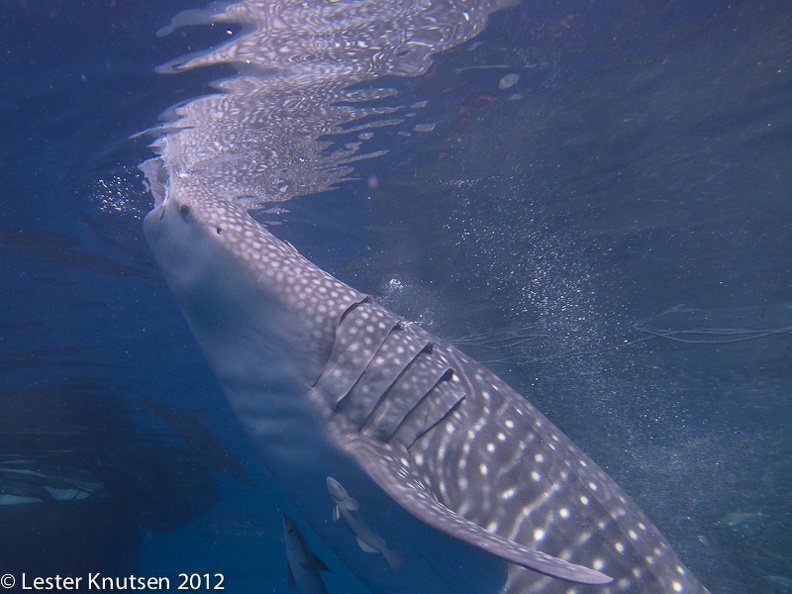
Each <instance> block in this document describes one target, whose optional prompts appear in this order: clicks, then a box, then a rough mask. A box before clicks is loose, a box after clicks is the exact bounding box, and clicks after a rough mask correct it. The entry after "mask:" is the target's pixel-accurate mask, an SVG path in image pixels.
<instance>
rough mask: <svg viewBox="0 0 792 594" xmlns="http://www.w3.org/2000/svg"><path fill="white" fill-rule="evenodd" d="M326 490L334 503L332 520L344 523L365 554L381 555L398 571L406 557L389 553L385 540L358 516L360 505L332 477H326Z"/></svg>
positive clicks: (394, 552) (393, 552)
mask: <svg viewBox="0 0 792 594" xmlns="http://www.w3.org/2000/svg"><path fill="white" fill-rule="evenodd" d="M327 490H328V491H329V492H330V497H332V498H333V501H334V502H335V507H334V508H333V520H335V521H337V520H338V519H339V518H340V519H341V520H343V521H344V524H346V526H347V528H349V530H350V532H352V534H354V535H355V539H356V540H357V543H358V545H359V546H360V548H361V549H363V550H364V551H365V552H367V553H382V555H383V557H385V559H386V560H387V561H388V563H389V564H390V566H391V567H392V568H393V569H396V570H398V569H399V567H401V565H402V563H404V561H405V560H406V559H407V556H406V555H403V554H402V553H397V552H396V551H391V550H390V549H389V548H388V545H387V544H386V543H385V540H384V539H383V538H382V537H381V536H380V535H379V534H377V533H376V532H374V531H373V530H372V529H371V527H369V525H368V524H366V521H365V520H364V519H363V516H361V515H360V511H359V509H360V504H359V503H358V502H357V500H356V499H355V498H354V497H350V496H349V493H347V491H346V489H344V487H342V486H341V483H339V482H338V481H337V480H335V479H334V478H333V477H332V476H328V477H327Z"/></svg>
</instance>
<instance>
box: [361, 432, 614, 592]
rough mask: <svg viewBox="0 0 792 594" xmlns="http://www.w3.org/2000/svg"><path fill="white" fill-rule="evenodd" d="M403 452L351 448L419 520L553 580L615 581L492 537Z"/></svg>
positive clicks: (364, 444) (366, 443)
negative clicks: (452, 505) (443, 497)
mask: <svg viewBox="0 0 792 594" xmlns="http://www.w3.org/2000/svg"><path fill="white" fill-rule="evenodd" d="M397 447H398V446H393V445H390V444H384V443H382V442H379V441H375V440H371V439H356V440H354V441H351V442H349V443H348V444H347V451H348V452H349V453H350V454H352V456H353V457H354V458H355V459H356V460H357V461H358V462H359V463H360V464H361V465H362V466H363V467H364V468H365V469H366V471H367V472H368V474H369V476H370V477H371V478H372V479H373V480H374V481H375V482H376V483H377V484H378V485H379V486H380V487H382V489H383V490H384V491H385V492H386V493H387V494H388V495H390V496H391V497H392V498H393V499H394V500H395V501H396V502H397V503H398V504H399V505H401V506H402V507H403V508H404V509H405V510H407V511H408V512H410V513H411V514H412V515H414V516H415V517H416V518H418V519H420V520H421V521H423V522H425V523H426V524H429V525H430V526H432V527H433V528H435V529H437V530H440V531H441V532H445V533H446V534H448V535H450V536H453V537H455V538H458V539H459V540H461V541H464V542H466V543H468V544H470V545H473V546H475V547H478V548H480V549H482V550H485V551H487V552H488V553H491V554H493V555H495V556H497V557H500V558H502V559H504V560H506V561H509V562H511V563H515V564H517V565H521V566H522V567H526V568H528V569H532V570H534V571H537V572H539V573H543V574H545V575H548V576H551V577H555V578H559V579H562V580H566V581H570V582H577V583H581V584H607V583H608V582H611V581H613V578H611V577H610V576H609V575H606V574H604V573H602V572H600V571H597V570H595V569H591V568H589V567H585V566H583V565H577V564H575V563H570V562H569V561H565V560H563V559H560V558H558V557H553V556H552V555H548V554H547V553H543V552H542V551H538V550H536V549H531V548H528V547H526V546H524V545H521V544H520V543H518V542H515V541H513V540H509V539H507V538H504V537H502V536H499V535H497V534H493V533H491V532H488V531H487V530H485V529H484V528H483V527H481V526H479V525H478V524H475V523H473V522H471V521H470V520H468V519H466V518H464V517H462V516H461V515H459V514H457V513H456V512H454V511H453V510H451V509H449V508H447V507H446V506H444V505H443V504H442V503H441V502H440V501H439V500H438V498H437V497H436V496H435V494H434V492H433V491H432V490H431V489H430V488H429V487H428V486H427V485H426V483H425V482H424V481H423V480H422V479H421V476H420V475H419V473H417V472H415V471H414V469H413V468H412V467H411V466H410V462H409V454H408V453H407V451H406V449H403V450H401V451H400V449H397Z"/></svg>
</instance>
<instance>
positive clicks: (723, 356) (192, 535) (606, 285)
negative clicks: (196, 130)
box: [0, 0, 792, 594]
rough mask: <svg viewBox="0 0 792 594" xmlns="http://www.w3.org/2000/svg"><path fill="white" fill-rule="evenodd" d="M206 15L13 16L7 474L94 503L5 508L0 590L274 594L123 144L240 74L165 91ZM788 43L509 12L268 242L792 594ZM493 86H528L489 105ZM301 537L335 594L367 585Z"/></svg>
mask: <svg viewBox="0 0 792 594" xmlns="http://www.w3.org/2000/svg"><path fill="white" fill-rule="evenodd" d="M199 6H200V5H199V4H196V3H191V2H187V1H184V2H171V1H168V2H160V1H157V2H154V1H141V2H136V3H134V6H131V5H128V4H127V3H117V4H115V3H109V2H100V1H96V2H81V3H76V2H44V1H43V0H41V1H40V0H25V1H14V2H6V3H5V4H4V6H3V8H2V10H0V14H2V16H3V19H2V23H1V24H0V81H2V82H0V89H2V91H1V92H0V114H1V116H0V117H2V124H1V125H0V150H1V151H2V153H1V156H0V184H1V185H0V187H2V193H1V194H0V196H2V205H3V215H2V219H0V252H1V253H2V263H3V264H2V267H0V273H1V274H2V279H1V280H0V304H1V305H2V307H0V369H1V370H2V378H3V385H2V387H0V462H4V463H7V462H8V461H9V460H23V459H31V458H35V460H36V464H37V465H38V467H39V468H41V467H43V466H42V465H45V466H46V468H47V469H48V471H50V470H51V469H53V468H56V469H59V470H58V471H56V470H51V471H52V473H54V474H57V472H60V473H61V475H62V476H64V477H65V476H66V475H68V476H71V477H74V476H75V473H77V472H78V471H83V472H85V471H88V472H90V475H91V476H93V477H94V478H96V479H97V480H98V482H99V483H101V484H102V486H103V489H104V490H103V491H102V492H101V494H99V493H98V492H97V494H96V495H95V497H92V498H88V499H86V500H81V499H73V500H71V501H68V502H57V503H56V502H47V503H48V504H50V505H45V506H41V505H38V506H31V505H29V504H28V505H21V504H19V505H0V534H2V535H3V536H2V538H3V539H4V540H6V541H7V542H6V543H0V574H2V573H4V572H5V571H6V568H5V567H4V564H6V563H8V564H10V563H12V562H11V561H9V559H13V560H14V561H13V562H14V563H19V562H20V561H19V559H20V558H24V559H27V560H29V561H30V563H31V565H28V566H26V567H33V568H34V569H30V571H31V572H32V571H37V572H39V573H38V575H50V574H52V573H55V572H57V571H63V572H68V571H71V572H72V573H73V574H77V573H81V572H87V571H106V572H108V573H111V572H113V571H118V572H121V573H134V574H135V575H146V576H167V577H170V578H171V579H172V580H173V582H174V584H176V583H177V582H178V577H177V576H178V574H179V573H193V572H194V573H199V574H204V573H208V574H210V575H213V574H215V573H222V574H223V575H224V576H225V579H226V582H225V586H226V590H227V591H232V592H248V591H249V592H254V591H255V592H262V591H265V592H269V591H272V592H286V591H287V586H286V577H285V570H284V565H285V556H284V552H283V547H282V542H281V532H280V518H279V512H280V511H282V510H284V511H288V512H289V513H291V508H290V507H289V505H288V503H287V502H286V501H285V500H283V499H282V497H281V496H280V494H279V492H278V490H277V488H276V487H275V486H274V485H272V484H271V483H270V482H269V481H268V479H267V474H266V469H265V468H263V466H262V465H261V463H260V462H259V461H258V460H257V458H256V457H255V455H254V454H253V453H252V449H251V448H250V446H249V445H248V444H247V442H246V439H245V437H244V435H243V434H242V431H241V429H240V427H239V426H238V424H237V421H236V420H235V418H234V417H233V415H232V414H231V412H230V411H229V409H228V408H227V405H226V404H225V400H224V398H223V396H222V393H221V392H220V389H219V387H218V386H217V384H216V382H215V380H214V378H213V377H212V375H211V373H210V372H209V370H208V369H207V368H206V366H205V364H204V363H203V360H202V357H201V355H200V353H199V351H198V349H197V347H196V345H195V344H194V341H193V338H192V336H191V334H190V332H189V330H188V328H187V326H186V324H185V323H184V322H183V320H182V318H181V314H180V312H179V310H178V308H177V307H176V305H175V302H174V301H173V299H172V297H171V296H170V293H169V291H168V289H167V287H166V286H165V284H164V282H163V280H162V279H161V277H160V274H159V271H158V270H157V268H156V265H155V263H154V261H153V259H152V258H151V256H150V254H149V252H148V247H147V245H146V244H145V241H144V240H143V238H142V233H141V219H142V217H143V216H144V215H145V213H146V212H147V211H148V210H149V209H150V207H151V204H152V198H151V196H150V195H149V194H148V193H146V192H145V189H144V187H143V184H142V178H141V176H140V174H139V173H138V172H137V170H136V165H137V164H138V163H139V162H141V161H142V160H144V159H145V158H147V157H149V156H150V155H151V152H150V150H149V149H148V148H147V146H146V144H147V142H148V140H149V139H147V138H130V137H131V136H133V135H135V134H136V133H138V132H140V131H142V130H144V129H146V128H149V127H151V126H152V125H154V124H156V121H157V117H158V115H159V114H160V113H161V112H162V111H163V110H165V109H166V108H168V107H169V106H171V105H173V104H174V103H176V102H179V101H182V100H186V99H189V98H193V97H195V96H197V95H200V94H203V93H206V92H208V91H209V90H210V88H209V86H208V82H209V81H211V80H212V79H215V78H218V77H221V76H225V75H228V74H229V71H224V70H223V69H222V68H218V67H215V68H212V69H208V70H204V71H191V72H187V73H183V74H178V75H160V74H156V73H155V72H154V68H155V67H156V66H157V65H159V64H162V63H164V62H166V61H167V60H170V59H173V58H175V57H177V56H179V55H183V54H185V53H188V52H191V51H196V50H200V49H204V48H206V47H208V46H210V45H212V44H214V43H217V42H218V41H221V40H222V39H223V37H224V36H225V35H226V34H227V32H226V31H225V29H223V28H213V27H197V28H192V29H184V30H180V31H179V32H178V33H177V34H174V35H171V36H168V37H164V38H159V37H156V35H155V33H156V31H157V30H158V29H159V28H160V27H162V26H164V25H166V24H167V23H168V22H169V21H170V18H171V17H172V16H173V15H174V14H176V13H177V12H179V11H180V10H183V9H186V8H194V7H199ZM789 31H792V8H790V7H789V6H788V3H787V2H783V1H778V2H763V3H761V5H758V4H757V3H749V2H743V3H730V4H727V3H725V2H693V1H682V2H678V3H675V4H674V5H673V6H670V7H667V6H659V5H658V6H655V4H654V3H647V4H646V5H643V6H642V5H640V3H639V4H635V5H630V6H628V5H625V4H623V3H618V2H607V1H606V2H600V3H595V4H591V3H589V2H573V3H564V4H563V5H556V4H555V3H551V2H539V3H530V4H525V3H524V4H521V5H519V6H518V7H516V8H514V9H510V10H507V11H503V12H501V13H496V14H495V15H493V17H492V18H491V22H490V25H489V26H488V28H487V29H486V30H485V31H484V33H483V34H481V35H480V36H478V37H477V38H476V39H473V40H471V41H468V42H467V43H466V44H464V45H462V46H461V47H459V48H457V49H455V50H451V51H449V52H446V53H444V54H441V55H439V56H436V59H435V66H433V68H432V69H431V70H430V71H429V72H428V73H427V74H426V75H424V76H422V77H418V78H416V79H404V80H398V81H394V83H393V84H394V85H395V86H397V87H398V88H399V91H400V93H401V96H402V97H410V98H411V100H414V101H426V102H427V107H425V108H423V110H418V114H417V115H416V118H417V120H416V121H418V120H419V121H420V123H427V124H434V125H435V127H434V129H433V130H432V131H431V132H428V133H423V134H415V133H413V134H411V135H409V136H406V135H403V134H399V131H404V130H403V129H394V130H393V131H392V132H391V133H390V134H389V135H385V136H384V140H383V139H379V140H378V142H380V143H382V146H383V147H385V148H388V149H390V150H391V153H390V155H388V156H386V157H382V158H379V159H374V160H369V161H364V162H361V163H360V164H359V165H358V166H357V169H356V175H357V177H358V178H359V179H356V180H352V181H350V182H347V183H344V184H343V185H341V187H340V188H339V189H337V190H335V191H333V192H330V193H326V194H321V195H318V196H308V197H305V198H300V199H297V200H294V201H292V202H291V203H289V205H288V206H287V208H288V210H289V211H290V212H289V214H287V215H284V216H283V217H281V220H280V221H279V222H280V223H281V225H280V226H279V227H278V234H279V235H281V236H283V237H287V238H288V239H289V240H290V241H292V242H293V243H294V244H295V245H297V246H298V247H299V248H300V250H301V251H302V252H303V253H305V254H306V255H307V256H308V257H310V258H311V259H312V260H314V261H315V262H316V263H317V264H318V265H319V266H321V267H323V268H325V269H327V270H329V271H331V272H333V273H334V274H336V275H337V276H338V277H339V278H341V279H342V280H344V281H345V282H347V283H349V284H351V285H353V286H355V287H356V288H359V289H360V290H363V291H366V292H369V293H372V294H373V295H375V296H377V297H378V298H379V299H380V300H381V301H382V302H383V303H385V304H386V305H387V306H388V307H389V308H391V309H393V310H394V311H397V312H398V313H400V314H401V315H404V316H406V317H408V318H411V319H414V320H417V321H420V322H421V323H423V324H425V325H426V326H427V327H429V328H430V329H431V330H432V331H434V332H435V333H436V334H438V335H440V336H444V337H447V338H449V339H453V340H454V341H455V342H456V343H457V344H458V345H459V346H460V347H461V348H462V349H463V350H464V351H466V352H468V353H469V354H471V355H473V356H474V357H476V358H477V359H479V360H481V361H484V362H486V363H488V365H489V366H490V367H492V368H493V370H494V371H496V372H497V373H498V374H500V375H501V376H503V377H504V379H506V380H507V381H509V383H511V385H513V386H514V387H515V388H517V389H518V391H520V392H521V393H523V394H525V395H526V397H528V398H529V399H530V400H531V401H532V402H533V403H534V404H535V405H536V406H537V407H538V408H539V409H540V410H542V412H544V413H545V414H546V415H547V416H548V417H550V418H551V420H553V421H554V422H555V423H556V424H557V425H558V426H559V427H560V428H561V429H562V430H563V431H564V432H565V433H566V434H567V435H568V436H569V437H570V438H572V439H573V441H575V442H576V444H577V445H578V446H580V447H581V448H582V449H583V450H584V451H586V452H587V453H589V454H590V455H591V456H592V457H593V458H594V459H595V460H596V461H597V462H598V463H599V464H600V465H601V466H602V467H603V468H604V469H605V470H606V471H607V472H608V473H609V474H610V475H611V476H613V478H614V479H615V480H616V481H617V482H618V483H619V484H620V485H621V486H622V487H623V488H624V489H625V490H626V491H627V492H628V493H629V494H630V495H631V496H632V497H633V498H634V499H635V500H636V501H637V502H638V503H639V505H640V506H641V507H642V508H643V509H644V510H645V511H646V512H647V514H648V515H649V516H650V517H651V518H652V519H653V521H654V522H655V523H656V524H657V525H658V526H659V527H660V529H661V530H662V532H663V533H664V534H665V535H666V537H667V538H668V539H669V541H670V542H671V543H672V545H673V546H674V548H675V549H676V550H677V552H678V553H679V555H680V557H681V558H682V559H683V560H684V561H685V563H686V564H687V565H688V567H690V569H691V570H693V571H694V573H696V575H697V576H698V577H699V578H700V579H701V581H702V582H703V583H704V584H705V585H706V586H707V587H708V588H709V589H710V590H711V591H712V592H713V593H724V594H725V593H735V594H737V593H746V592H750V593H753V592H756V593H760V592H771V593H772V592H788V591H792V537H790V534H792V530H791V529H792V498H791V496H792V434H790V427H791V425H790V418H792V400H791V399H790V389H791V387H792V336H791V333H792V283H790V278H792V274H791V273H792V271H791V270H790V254H791V253H792V235H791V234H790V232H789V224H790V222H791V221H792V206H790V204H792V202H791V201H790V198H792V196H791V195H790V189H789V188H792V168H791V167H790V163H792V63H790V61H792V36H790V33H789ZM501 66H507V68H505V69H504V68H502V67H501ZM507 73H518V74H519V75H520V78H519V80H518V81H517V83H516V84H514V86H511V87H509V88H506V89H501V88H499V81H500V80H501V78H502V77H503V76H504V75H505V74H507ZM376 148H379V146H378V147H376ZM373 180H376V183H373ZM143 395H148V396H150V397H152V398H154V399H155V400H158V401H161V402H164V403H166V404H168V405H169V406H171V407H176V408H183V409H188V408H189V409H198V410H199V411H201V414H202V418H203V420H204V421H205V423H206V424H207V425H208V426H209V427H210V428H211V429H212V430H213V431H214V432H215V433H216V434H217V436H218V437H219V438H220V439H222V440H223V441H224V442H225V443H227V444H228V446H229V447H230V448H231V449H232V450H233V451H234V452H235V454H236V455H237V456H238V457H239V458H240V459H241V460H242V461H243V463H244V465H245V467H246V469H247V472H248V473H249V474H250V475H251V476H253V477H255V478H256V479H257V480H258V481H259V486H258V487H246V486H243V485H241V484H240V483H239V482H238V481H235V480H233V479H231V478H229V477H227V476H225V475H222V474H220V473H217V472H216V471H215V470H212V469H210V468H209V467H207V466H206V465H205V464H202V463H201V462H200V461H199V460H198V459H197V458H196V456H195V455H194V454H193V453H192V452H191V451H190V450H189V449H188V448H187V446H186V444H185V443H184V442H183V441H182V440H180V439H179V438H178V437H177V436H176V435H175V434H174V433H173V431H172V429H171V428H170V427H169V426H168V425H167V424H166V423H164V422H163V421H162V420H160V419H158V418H157V417H156V416H154V415H152V414H151V412H150V411H149V410H148V409H147V408H146V407H145V406H144V405H143V404H142V402H141V400H140V398H141V396H143ZM80 476H82V477H83V478H85V475H84V474H83V475H80ZM16 487H17V488H19V485H17V486H16ZM3 488H5V489H6V491H0V495H2V494H3V493H7V492H8V487H3ZM329 513H330V506H329V504H328V515H329ZM31 527H33V528H31ZM34 528H35V529H34ZM37 534H39V535H40V534H45V535H46V538H43V537H37V536H36V535H37ZM9 535H11V536H9ZM307 537H308V539H309V541H310V542H311V545H312V547H313V548H314V550H315V551H316V552H317V553H318V554H319V556H320V557H322V558H323V559H325V561H326V562H327V563H328V565H329V566H330V569H331V572H330V573H329V574H328V575H327V577H326V580H325V581H326V583H327V585H328V589H329V590H330V591H331V592H348V593H354V592H365V591H366V590H365V589H364V588H363V587H362V586H360V585H359V584H357V582H356V581H355V579H354V578H353V577H352V576H351V575H349V574H348V573H347V572H346V571H345V570H344V568H343V567H342V566H341V565H340V563H339V562H338V561H337V560H335V559H334V558H333V557H332V554H331V553H330V552H329V551H328V550H327V549H325V548H324V547H323V546H322V545H321V543H320V542H319V541H318V540H317V539H315V538H312V535H311V534H310V533H309V532H307ZM11 543H14V544H13V545H12V544H11ZM17 543H26V544H25V546H28V547H29V548H28V549H21V548H20V547H21V546H22V545H19V544H17ZM23 550H24V551H25V552H24V553H21V552H20V551H23ZM17 567H19V566H12V570H13V571H16V568H17ZM12 570H9V571H12ZM47 572H49V573H47Z"/></svg>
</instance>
